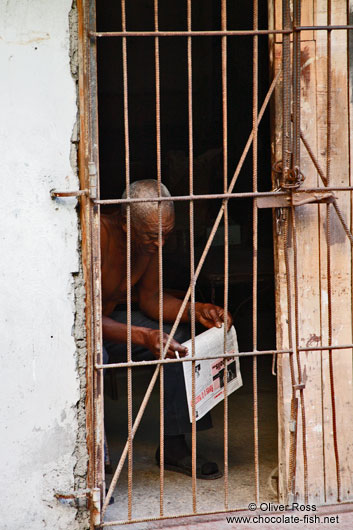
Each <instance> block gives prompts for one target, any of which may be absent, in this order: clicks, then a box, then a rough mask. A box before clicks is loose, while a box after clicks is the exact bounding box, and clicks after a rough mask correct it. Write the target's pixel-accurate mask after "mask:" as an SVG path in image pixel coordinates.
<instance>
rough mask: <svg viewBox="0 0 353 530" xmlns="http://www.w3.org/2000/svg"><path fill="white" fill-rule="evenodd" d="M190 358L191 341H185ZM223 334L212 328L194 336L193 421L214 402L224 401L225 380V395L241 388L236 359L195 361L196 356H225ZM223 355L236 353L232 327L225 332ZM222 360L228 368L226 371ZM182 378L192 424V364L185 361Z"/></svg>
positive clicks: (234, 334) (236, 343) (235, 340)
mask: <svg viewBox="0 0 353 530" xmlns="http://www.w3.org/2000/svg"><path fill="white" fill-rule="evenodd" d="M184 346H186V347H187V348H188V350H189V356H191V355H192V346H191V340H188V341H187V342H184ZM223 346H224V331H223V326H222V327H221V328H216V327H214V328H211V329H208V330H207V331H205V332H204V333H201V334H200V335H197V336H196V337H195V360H196V363H195V409H196V412H195V414H196V421H197V420H199V419H200V418H202V417H203V416H204V415H205V414H206V413H207V412H208V411H209V410H211V409H212V408H213V407H214V406H215V405H217V403H219V402H220V401H222V400H223V399H224V380H225V377H226V378H227V390H228V392H227V393H228V396H229V395H230V394H231V393H232V392H234V391H235V390H237V389H238V388H240V387H241V386H242V385H243V381H242V378H241V373H240V363H239V357H234V359H233V358H231V359H222V358H216V359H206V360H202V361H198V360H197V357H209V356H212V357H215V356H217V355H223V353H224V349H223ZM226 353H234V355H235V356H236V354H237V353H239V350H238V341H237V335H236V332H235V329H234V326H232V327H231V329H230V330H229V332H228V333H227V345H226ZM225 361H227V363H226V364H227V369H226V370H225ZM183 369H184V378H185V388H186V397H187V401H188V407H189V416H190V422H191V421H192V391H191V384H192V383H191V381H192V363H191V362H189V361H188V362H184V363H183Z"/></svg>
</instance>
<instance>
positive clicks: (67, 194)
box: [50, 189, 89, 199]
mask: <svg viewBox="0 0 353 530" xmlns="http://www.w3.org/2000/svg"><path fill="white" fill-rule="evenodd" d="M81 195H89V190H88V189H86V190H74V191H56V190H51V192H50V196H51V198H52V199H56V198H59V197H80V196H81Z"/></svg>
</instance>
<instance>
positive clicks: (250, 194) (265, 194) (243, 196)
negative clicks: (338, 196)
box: [93, 186, 353, 204]
mask: <svg viewBox="0 0 353 530" xmlns="http://www.w3.org/2000/svg"><path fill="white" fill-rule="evenodd" d="M326 191H353V186H325V187H317V188H296V190H295V193H307V192H326ZM281 195H282V196H288V192H286V191H253V192H250V191H249V192H243V193H212V194H202V195H201V194H200V195H176V196H174V197H173V196H171V197H153V199H151V198H150V197H148V198H146V197H141V198H138V199H96V200H94V201H93V202H94V203H95V204H132V203H134V202H163V201H197V200H205V199H249V198H255V199H256V198H257V197H274V196H278V197H279V196H281Z"/></svg>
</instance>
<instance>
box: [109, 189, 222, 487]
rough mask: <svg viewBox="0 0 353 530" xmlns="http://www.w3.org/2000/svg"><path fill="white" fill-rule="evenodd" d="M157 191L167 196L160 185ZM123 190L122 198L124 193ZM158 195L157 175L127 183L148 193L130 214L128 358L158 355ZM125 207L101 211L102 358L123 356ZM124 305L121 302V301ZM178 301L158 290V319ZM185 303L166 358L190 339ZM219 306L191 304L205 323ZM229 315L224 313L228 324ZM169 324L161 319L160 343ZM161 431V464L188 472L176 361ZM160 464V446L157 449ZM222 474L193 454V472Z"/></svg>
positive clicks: (173, 311) (166, 225) (168, 223)
mask: <svg viewBox="0 0 353 530" xmlns="http://www.w3.org/2000/svg"><path fill="white" fill-rule="evenodd" d="M161 193H162V196H165V197H170V193H169V191H168V190H167V188H166V187H165V186H164V185H162V191H161ZM125 196H126V195H125V193H124V195H123V197H125ZM157 196H158V192H157V181H156V180H141V181H137V182H134V183H132V184H131V186H130V197H131V198H142V197H151V202H145V203H132V204H131V206H130V212H131V213H130V216H131V286H132V287H134V288H135V292H136V295H137V301H138V310H133V311H132V325H131V342H132V358H133V360H135V361H140V360H147V359H154V358H157V359H159V358H160V337H159V324H158V319H159V288H158V285H159V284H158V203H157V202H152V199H153V198H155V197H157ZM161 204H162V244H164V242H165V240H166V239H167V237H168V235H169V234H170V232H171V231H172V230H173V228H174V205H173V202H172V200H170V201H165V202H162V203H161ZM126 231H127V228H126V206H125V205H122V208H121V209H120V211H119V212H118V213H116V214H111V215H102V216H101V257H102V310H103V318H102V325H103V339H104V348H103V355H104V362H105V363H108V362H123V361H125V360H126V343H127V324H126V321H127V315H126V293H127V279H126ZM123 304H124V305H125V307H124V306H123V307H122V305H123ZM181 304H182V301H181V300H179V299H177V298H175V297H174V296H172V295H170V294H168V293H163V321H164V322H169V323H172V322H174V320H175V318H176V316H177V314H178V311H179V309H180V306H181ZM189 308H190V304H188V305H187V307H186V309H185V311H184V313H183V315H182V317H181V322H182V323H183V324H180V325H179V327H178V329H177V332H176V333H175V338H173V339H172V340H171V343H170V346H169V349H168V352H167V357H169V358H175V357H176V352H178V354H179V356H180V357H184V356H185V355H186V354H187V349H186V348H185V347H184V346H182V345H181V343H182V342H185V341H186V340H188V339H189V338H190V336H189V329H188V326H187V324H188V323H189V322H190V316H189V314H190V313H189ZM223 315H224V311H223V308H221V307H218V306H215V305H213V304H203V303H199V302H197V303H195V316H196V321H197V322H200V323H201V324H203V326H205V327H206V328H211V327H213V326H217V327H221V325H222V323H223ZM231 324H232V317H231V315H230V314H228V326H229V327H230V326H231ZM171 327H172V326H171V325H170V324H169V325H168V324H164V337H163V340H164V345H165V344H166V342H167V339H168V332H170V330H171ZM164 394H165V395H164V418H165V420H164V421H165V424H164V431H165V447H164V454H165V457H164V458H165V468H166V469H170V470H174V471H179V472H182V473H185V474H188V475H190V474H191V452H190V449H189V447H188V446H187V444H186V441H185V434H186V433H188V432H190V431H191V424H190V421H189V413H188V408H187V402H186V392H185V384H184V377H183V370H182V366H181V363H173V364H170V365H165V368H164ZM211 426H212V423H211V418H210V415H209V414H208V415H206V416H205V417H204V418H202V419H201V420H199V421H198V422H197V428H198V429H199V430H204V429H208V428H210V427H211ZM156 460H157V463H159V450H157V453H156ZM221 476H222V473H221V472H220V471H219V469H218V466H217V464H216V463H214V462H207V460H206V459H204V458H203V457H198V458H197V477H198V478H204V479H213V478H219V477H221Z"/></svg>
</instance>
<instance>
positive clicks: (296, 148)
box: [291, 0, 308, 503]
mask: <svg viewBox="0 0 353 530" xmlns="http://www.w3.org/2000/svg"><path fill="white" fill-rule="evenodd" d="M293 21H294V25H295V26H300V21H301V0H295V1H294V3H293ZM300 74H301V72H300V32H294V34H293V166H294V167H295V168H298V169H299V171H300ZM291 218H292V226H293V234H292V235H293V268H294V315H295V341H294V350H295V356H296V360H297V371H298V383H299V384H302V383H303V380H302V370H301V361H300V352H299V351H298V348H299V287H298V252H297V230H296V213H295V208H294V207H293V206H292V208H291ZM299 392H300V404H301V420H302V447H303V468H304V499H305V502H306V503H307V502H308V457H307V448H306V415H305V401H304V389H303V388H301V389H300V391H299Z"/></svg>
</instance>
